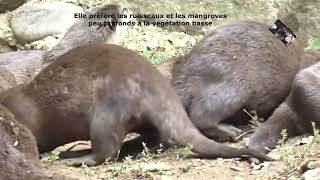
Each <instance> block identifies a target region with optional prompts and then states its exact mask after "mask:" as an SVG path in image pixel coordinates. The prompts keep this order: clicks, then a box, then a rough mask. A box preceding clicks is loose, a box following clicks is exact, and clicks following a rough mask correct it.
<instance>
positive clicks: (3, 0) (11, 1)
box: [0, 0, 25, 13]
mask: <svg viewBox="0 0 320 180" xmlns="http://www.w3.org/2000/svg"><path fill="white" fill-rule="evenodd" d="M23 3H25V0H0V13H3V12H6V11H11V10H14V9H16V8H18V7H19V6H20V5H22V4H23Z"/></svg>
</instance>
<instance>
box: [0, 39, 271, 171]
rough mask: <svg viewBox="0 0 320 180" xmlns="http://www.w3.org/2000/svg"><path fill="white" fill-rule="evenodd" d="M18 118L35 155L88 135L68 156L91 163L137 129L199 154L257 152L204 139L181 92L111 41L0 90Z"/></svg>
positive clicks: (70, 54)
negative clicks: (82, 150)
mask: <svg viewBox="0 0 320 180" xmlns="http://www.w3.org/2000/svg"><path fill="white" fill-rule="evenodd" d="M0 98H1V100H0V102H1V103H3V104H4V105H5V106H6V107H7V108H8V109H10V111H11V112H12V113H13V114H14V115H15V117H16V118H17V120H19V121H20V122H22V123H23V124H25V125H26V126H27V127H29V128H30V129H31V131H32V132H33V134H34V135H35V137H36V139H37V144H38V149H39V151H40V152H46V151H50V150H52V149H53V148H55V147H57V146H60V145H63V144H66V143H69V142H72V141H76V140H91V142H92V151H91V152H90V153H89V154H87V155H85V156H82V157H78V158H71V159H67V160H66V163H67V164H69V165H81V164H82V162H84V163H85V164H87V165H89V166H93V165H98V164H100V163H102V162H103V161H104V160H105V159H106V158H107V157H110V158H115V157H116V156H117V153H118V151H119V150H120V146H121V143H122V141H123V139H124V137H125V135H126V134H127V133H129V132H138V133H139V134H141V135H142V136H149V135H150V134H151V136H150V137H155V138H157V140H158V142H159V143H160V142H163V143H165V144H166V143H167V144H176V145H187V144H188V143H190V144H191V145H192V146H193V151H194V152H196V153H198V154H199V155H200V156H202V157H206V158H215V157H224V158H233V157H243V156H253V157H257V158H259V159H261V160H270V158H269V157H267V156H265V155H263V156H260V153H259V152H256V151H251V150H250V151H248V150H247V149H246V148H242V149H236V148H232V147H229V146H226V145H223V144H220V143H216V142H214V141H212V140H210V139H207V138H206V137H205V136H203V135H202V134H201V133H200V132H199V131H198V130H197V129H196V128H195V127H194V125H193V124H192V122H191V121H190V120H189V118H188V116H187V114H186V112H185V110H184V109H183V106H182V104H181V101H180V100H179V97H178V96H177V94H176V93H175V91H174V89H173V88H171V87H170V84H169V82H167V81H166V80H165V79H164V78H163V77H162V76H161V74H160V73H159V72H158V71H157V70H156V69H155V68H154V67H153V66H152V65H151V64H150V63H149V62H148V61H147V60H145V59H144V58H143V57H142V56H141V55H139V54H138V53H136V52H134V51H131V50H128V49H126V48H122V47H120V46H117V45H103V44H91V43H90V44H86V45H83V46H79V47H77V48H74V49H73V50H70V51H69V52H67V53H65V54H64V55H62V56H61V57H59V58H58V59H57V60H56V61H54V62H52V63H51V64H50V65H49V66H47V68H46V69H44V70H43V71H41V72H40V73H39V75H38V76H36V77H35V78H34V80H32V81H31V82H30V83H29V84H24V85H21V86H19V87H16V88H13V89H10V90H8V91H6V92H4V93H3V94H1V95H0Z"/></svg>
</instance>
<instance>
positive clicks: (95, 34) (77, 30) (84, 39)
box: [44, 4, 131, 63]
mask: <svg viewBox="0 0 320 180" xmlns="http://www.w3.org/2000/svg"><path fill="white" fill-rule="evenodd" d="M85 14H86V16H87V17H86V18H84V19H79V20H78V21H76V22H75V23H74V25H72V26H71V27H70V28H69V30H68V32H67V33H66V34H65V36H64V37H63V38H62V39H63V40H62V41H61V42H60V43H59V44H57V45H56V46H55V47H54V49H52V50H51V51H49V52H48V53H47V54H46V57H45V61H44V62H45V63H49V62H51V61H53V60H54V59H56V58H57V57H59V56H60V55H62V54H64V53H65V52H67V51H69V50H70V49H72V48H75V47H77V46H79V45H81V44H85V43H89V42H105V43H115V42H117V40H118V39H119V37H122V36H124V34H125V33H126V31H127V26H117V25H116V24H114V23H115V22H127V21H130V20H131V19H130V18H119V15H124V14H126V15H128V14H129V11H128V9H127V8H122V7H121V6H119V5H114V4H108V5H104V6H102V7H95V8H92V9H91V10H90V11H87V12H86V13H85ZM93 14H108V15H113V18H111V17H110V18H97V17H95V18H90V15H93ZM127 17H128V16H127ZM90 22H102V23H104V22H111V23H113V24H109V26H106V27H103V26H101V27H97V26H91V27H89V23H90Z"/></svg>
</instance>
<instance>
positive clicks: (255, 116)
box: [243, 109, 264, 128]
mask: <svg viewBox="0 0 320 180" xmlns="http://www.w3.org/2000/svg"><path fill="white" fill-rule="evenodd" d="M243 111H244V112H245V113H246V114H248V115H249V116H250V118H251V120H250V121H249V122H250V124H251V126H252V128H255V127H258V126H259V125H260V124H261V122H263V121H264V119H263V118H260V117H259V116H258V113H257V112H256V111H251V112H250V113H249V112H248V111H247V110H246V109H243Z"/></svg>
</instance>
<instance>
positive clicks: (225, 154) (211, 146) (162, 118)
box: [151, 103, 273, 161]
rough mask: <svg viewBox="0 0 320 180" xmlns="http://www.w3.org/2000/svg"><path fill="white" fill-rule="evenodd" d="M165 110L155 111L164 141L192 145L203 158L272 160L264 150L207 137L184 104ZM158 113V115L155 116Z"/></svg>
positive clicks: (174, 105) (193, 149)
mask: <svg viewBox="0 0 320 180" xmlns="http://www.w3.org/2000/svg"><path fill="white" fill-rule="evenodd" d="M167 107H168V108H169V109H168V111H165V112H154V113H153V117H152V118H151V119H152V120H154V121H153V122H154V123H156V124H155V127H158V128H159V131H160V133H161V139H162V142H169V143H170V144H175V145H182V146H183V145H188V144H190V145H192V151H193V152H195V153H197V154H198V155H199V156H200V157H201V158H218V157H221V158H250V157H254V158H257V159H259V160H260V161H271V160H273V159H272V158H270V157H268V156H267V155H266V154H265V153H264V152H258V151H256V150H253V149H248V148H240V149H237V148H233V147H230V146H227V145H224V144H221V143H218V142H215V141H213V140H211V139H209V138H207V137H205V136H204V135H203V134H201V132H200V131H199V130H198V129H197V128H196V127H195V126H194V125H193V124H192V122H191V120H190V119H189V117H188V116H187V113H186V112H185V111H184V109H183V107H182V104H178V103H177V104H176V103H174V104H171V105H169V106H167ZM154 115H156V116H154Z"/></svg>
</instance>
